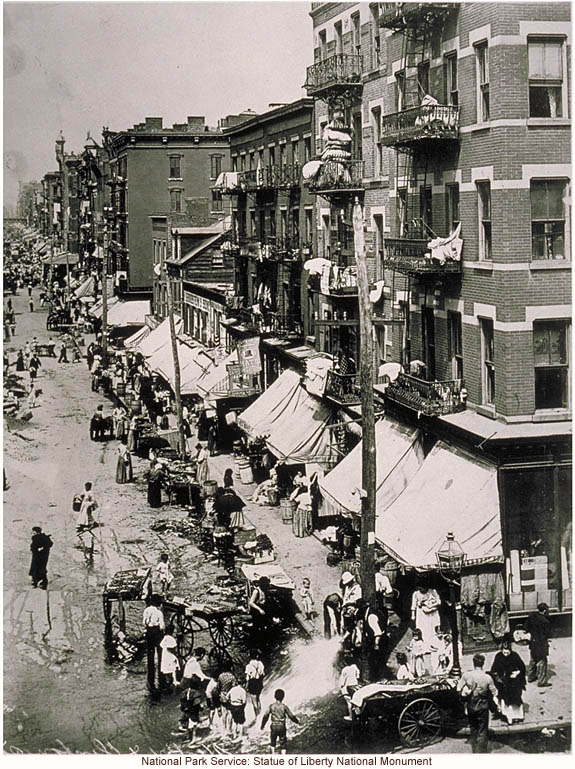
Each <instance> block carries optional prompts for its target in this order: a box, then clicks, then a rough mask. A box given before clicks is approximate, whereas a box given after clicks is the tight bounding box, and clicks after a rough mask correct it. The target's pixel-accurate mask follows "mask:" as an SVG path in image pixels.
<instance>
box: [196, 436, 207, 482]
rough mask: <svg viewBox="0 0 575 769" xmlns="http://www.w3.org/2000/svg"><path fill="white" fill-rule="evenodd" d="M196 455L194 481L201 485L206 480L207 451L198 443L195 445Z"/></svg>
mask: <svg viewBox="0 0 575 769" xmlns="http://www.w3.org/2000/svg"><path fill="white" fill-rule="evenodd" d="M196 450H197V452H198V453H197V455H196V462H197V465H196V480H197V482H198V483H203V482H204V481H207V480H208V477H209V476H208V473H209V470H208V457H209V454H208V451H207V449H205V448H204V447H203V446H202V444H201V443H198V444H197V445H196Z"/></svg>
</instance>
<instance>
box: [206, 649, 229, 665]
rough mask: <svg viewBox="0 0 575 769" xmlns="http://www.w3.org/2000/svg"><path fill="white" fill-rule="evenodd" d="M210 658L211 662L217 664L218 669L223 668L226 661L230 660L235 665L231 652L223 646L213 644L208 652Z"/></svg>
mask: <svg viewBox="0 0 575 769" xmlns="http://www.w3.org/2000/svg"><path fill="white" fill-rule="evenodd" d="M208 659H209V661H210V663H211V664H213V665H214V664H215V665H217V668H218V670H221V668H222V665H223V663H224V662H229V663H231V664H232V665H233V658H232V657H231V655H230V653H229V652H228V651H227V650H226V649H224V648H223V647H221V646H212V648H211V649H210V651H209V653H208Z"/></svg>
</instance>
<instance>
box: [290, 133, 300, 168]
mask: <svg viewBox="0 0 575 769" xmlns="http://www.w3.org/2000/svg"><path fill="white" fill-rule="evenodd" d="M291 156H292V163H293V164H294V166H297V165H299V141H298V140H297V139H295V141H293V142H292V143H291Z"/></svg>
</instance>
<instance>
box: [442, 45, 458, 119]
mask: <svg viewBox="0 0 575 769" xmlns="http://www.w3.org/2000/svg"><path fill="white" fill-rule="evenodd" d="M445 85H446V99H447V103H448V104H452V105H453V106H454V107H457V105H458V104H459V91H458V88H457V54H456V53H454V54H450V55H449V56H446V57H445Z"/></svg>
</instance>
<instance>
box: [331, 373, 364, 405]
mask: <svg viewBox="0 0 575 769" xmlns="http://www.w3.org/2000/svg"><path fill="white" fill-rule="evenodd" d="M360 391H361V386H360V381H359V374H357V373H356V374H340V373H339V372H338V371H334V370H333V369H332V370H331V371H328V372H327V379H326V383H325V390H324V393H325V395H327V396H329V397H330V398H332V399H333V400H335V401H337V402H338V403H347V404H354V403H360V402H361V397H360Z"/></svg>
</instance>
